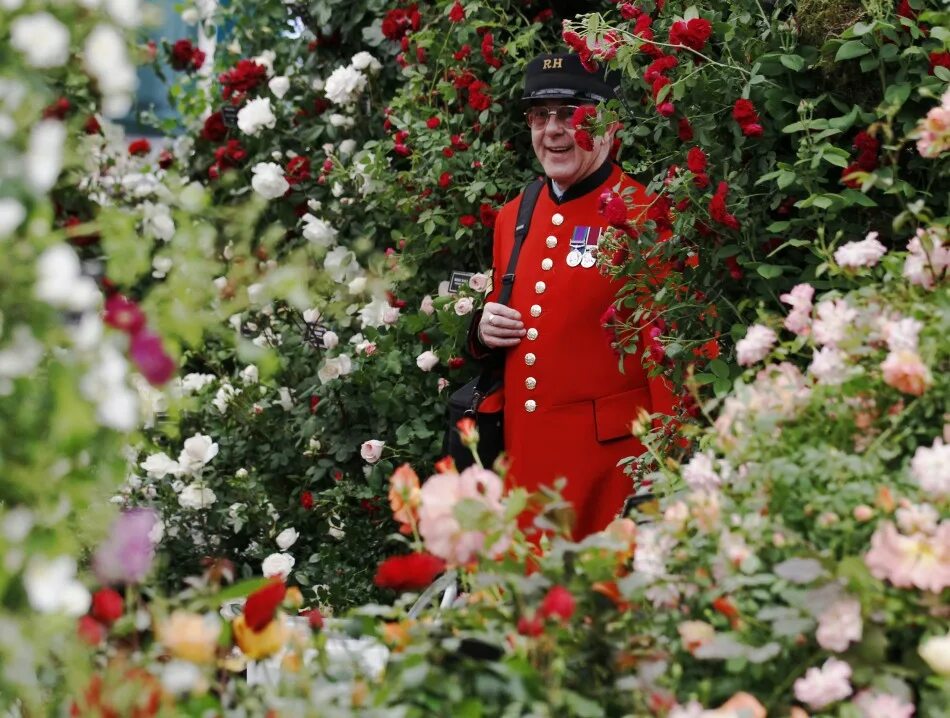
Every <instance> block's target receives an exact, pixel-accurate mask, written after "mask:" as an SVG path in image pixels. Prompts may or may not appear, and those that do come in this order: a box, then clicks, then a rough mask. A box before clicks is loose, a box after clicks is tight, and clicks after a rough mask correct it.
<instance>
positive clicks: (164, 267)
mask: <svg viewBox="0 0 950 718" xmlns="http://www.w3.org/2000/svg"><path fill="white" fill-rule="evenodd" d="M173 266H175V260H173V259H172V258H171V257H161V256H156V257H153V258H152V277H154V278H155V279H164V278H165V277H166V276H168V273H169V272H170V271H171V269H172V267H173Z"/></svg>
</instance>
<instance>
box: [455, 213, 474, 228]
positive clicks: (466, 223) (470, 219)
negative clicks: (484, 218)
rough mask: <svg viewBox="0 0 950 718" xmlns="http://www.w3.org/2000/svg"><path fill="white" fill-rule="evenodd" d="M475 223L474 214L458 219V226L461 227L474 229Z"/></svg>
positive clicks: (464, 215)
mask: <svg viewBox="0 0 950 718" xmlns="http://www.w3.org/2000/svg"><path fill="white" fill-rule="evenodd" d="M477 221H478V220H477V219H476V218H475V215H474V214H463V215H462V216H461V217H459V224H460V225H462V226H463V227H474V226H475V222H477Z"/></svg>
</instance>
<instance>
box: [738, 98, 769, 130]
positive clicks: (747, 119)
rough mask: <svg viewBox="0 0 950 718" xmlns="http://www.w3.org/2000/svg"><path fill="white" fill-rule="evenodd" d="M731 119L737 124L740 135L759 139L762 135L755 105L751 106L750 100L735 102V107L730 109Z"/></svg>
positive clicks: (743, 99) (742, 99)
mask: <svg viewBox="0 0 950 718" xmlns="http://www.w3.org/2000/svg"><path fill="white" fill-rule="evenodd" d="M732 119H734V120H735V121H736V122H737V123H738V124H739V128H740V129H741V130H742V134H744V135H746V136H747V137H759V136H761V135H762V132H763V129H762V124H761V122H760V121H759V113H758V112H757V111H756V109H755V105H753V104H752V101H751V100H747V99H745V98H739V99H738V100H736V103H735V105H733V107H732Z"/></svg>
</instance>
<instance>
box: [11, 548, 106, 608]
mask: <svg viewBox="0 0 950 718" xmlns="http://www.w3.org/2000/svg"><path fill="white" fill-rule="evenodd" d="M23 587H24V588H25V589H26V596H27V598H28V599H29V601H30V605H31V606H32V607H33V610H34V611H38V612H39V613H66V614H68V615H70V616H81V615H82V614H84V613H85V612H86V611H88V610H89V605H90V604H91V603H92V597H91V596H90V595H89V591H88V590H87V589H86V587H85V586H83V585H82V584H81V583H80V582H79V581H77V580H76V561H75V559H73V558H72V557H71V556H57V557H56V558H52V559H47V558H41V557H38V556H37V557H34V558H32V559H30V562H29V564H28V565H27V567H26V571H24V572H23Z"/></svg>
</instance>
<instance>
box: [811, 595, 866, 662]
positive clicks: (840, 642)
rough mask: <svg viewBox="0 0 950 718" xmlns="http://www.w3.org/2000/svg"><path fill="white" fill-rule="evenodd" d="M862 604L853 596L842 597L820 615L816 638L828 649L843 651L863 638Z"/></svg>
mask: <svg viewBox="0 0 950 718" xmlns="http://www.w3.org/2000/svg"><path fill="white" fill-rule="evenodd" d="M862 633H863V624H862V623H861V604H860V603H859V602H858V601H856V600H855V599H853V598H842V599H840V600H838V601H835V602H834V603H833V604H831V606H829V607H828V608H827V609H825V610H824V611H822V613H821V615H820V616H818V630H817V631H816V632H815V638H816V640H817V641H818V645H819V646H821V647H822V648H824V649H825V650H826V651H836V652H838V653H841V652H842V651H844V650H847V648H848V645H849V644H851V643H852V642H857V641H860V640H861V636H862Z"/></svg>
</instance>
